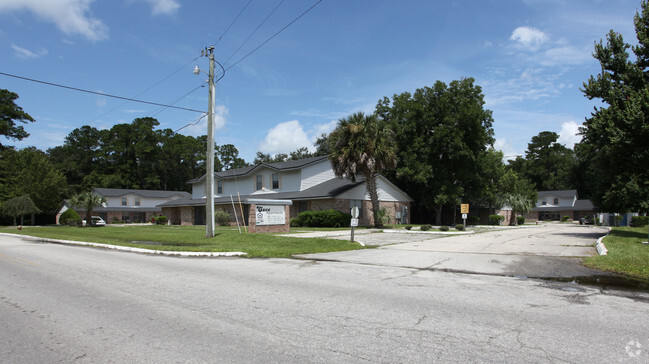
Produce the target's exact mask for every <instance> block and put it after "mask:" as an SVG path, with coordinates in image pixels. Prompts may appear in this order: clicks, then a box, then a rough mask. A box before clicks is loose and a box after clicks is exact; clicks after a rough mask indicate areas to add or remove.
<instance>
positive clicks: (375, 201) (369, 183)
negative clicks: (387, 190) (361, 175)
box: [365, 174, 383, 228]
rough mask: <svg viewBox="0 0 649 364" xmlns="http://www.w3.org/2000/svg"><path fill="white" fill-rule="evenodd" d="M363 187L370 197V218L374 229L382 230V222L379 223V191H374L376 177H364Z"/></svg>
mask: <svg viewBox="0 0 649 364" xmlns="http://www.w3.org/2000/svg"><path fill="white" fill-rule="evenodd" d="M365 185H366V187H367V193H368V194H369V195H370V201H371V202H372V217H373V218H374V227H377V228H382V227H383V221H381V216H379V211H380V210H381V207H380V205H379V191H377V189H376V176H375V175H373V174H372V175H367V176H365Z"/></svg>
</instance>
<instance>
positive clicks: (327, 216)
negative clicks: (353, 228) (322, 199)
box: [291, 210, 352, 227]
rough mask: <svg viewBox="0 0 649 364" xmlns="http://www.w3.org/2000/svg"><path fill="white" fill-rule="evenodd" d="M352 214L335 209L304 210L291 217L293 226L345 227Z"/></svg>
mask: <svg viewBox="0 0 649 364" xmlns="http://www.w3.org/2000/svg"><path fill="white" fill-rule="evenodd" d="M351 219H352V215H350V214H346V213H344V212H340V211H337V210H320V211H304V212H301V213H299V214H298V215H297V217H296V218H294V219H291V226H293V227H299V226H304V227H347V226H349V223H350V221H351Z"/></svg>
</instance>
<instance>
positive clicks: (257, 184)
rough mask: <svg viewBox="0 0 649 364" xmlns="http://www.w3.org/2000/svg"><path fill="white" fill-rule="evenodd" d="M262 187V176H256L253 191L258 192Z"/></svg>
mask: <svg viewBox="0 0 649 364" xmlns="http://www.w3.org/2000/svg"><path fill="white" fill-rule="evenodd" d="M263 187H264V176H262V175H260V174H259V175H257V176H256V181H255V191H259V190H261V189H262V188H263Z"/></svg>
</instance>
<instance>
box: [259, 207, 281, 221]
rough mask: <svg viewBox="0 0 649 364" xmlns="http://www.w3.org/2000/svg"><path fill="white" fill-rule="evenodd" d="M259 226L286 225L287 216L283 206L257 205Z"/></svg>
mask: <svg viewBox="0 0 649 364" xmlns="http://www.w3.org/2000/svg"><path fill="white" fill-rule="evenodd" d="M256 210H257V211H256V214H257V218H256V222H257V225H284V224H285V223H286V214H285V212H284V206H283V205H257V206H256Z"/></svg>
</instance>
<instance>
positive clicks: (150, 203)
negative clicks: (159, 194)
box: [106, 193, 178, 209]
mask: <svg viewBox="0 0 649 364" xmlns="http://www.w3.org/2000/svg"><path fill="white" fill-rule="evenodd" d="M124 197H125V198H126V205H122V198H124ZM136 198H139V199H140V205H139V206H136V205H135V199H136ZM176 198H178V197H174V198H150V197H142V196H140V195H136V194H130V193H129V194H126V195H123V196H119V197H106V206H107V207H119V208H124V209H137V208H153V207H156V206H157V205H160V204H162V203H165V202H167V201H171V200H175V199H176Z"/></svg>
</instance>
